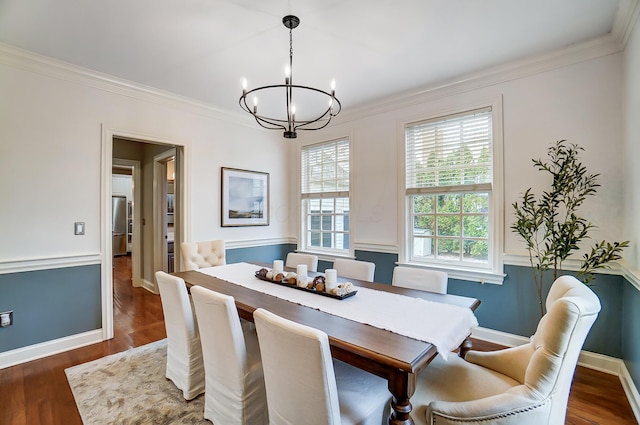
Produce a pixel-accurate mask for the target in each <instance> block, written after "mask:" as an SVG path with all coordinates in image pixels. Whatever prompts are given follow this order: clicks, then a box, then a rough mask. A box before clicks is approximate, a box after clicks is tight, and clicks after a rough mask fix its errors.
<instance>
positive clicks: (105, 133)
mask: <svg viewBox="0 0 640 425" xmlns="http://www.w3.org/2000/svg"><path fill="white" fill-rule="evenodd" d="M101 127H102V161H101V167H100V176H101V178H100V235H101V236H100V259H101V264H102V267H101V271H100V288H101V300H102V303H101V304H102V340H103V341H104V340H107V339H111V338H113V335H114V320H113V255H112V252H113V247H112V235H111V219H112V217H111V192H112V183H111V176H112V165H113V139H114V138H120V139H128V140H132V141H136V142H141V143H150V144H156V145H171V146H175V147H181V148H182V154H181V155H180V159H181V161H182V163H181V166H180V167H176V173H179V176H180V189H181V191H180V192H181V198H180V200H179V203H177V204H176V207H177V208H178V209H179V211H180V214H179V220H178V222H177V223H175V222H174V226H175V227H178V226H179V227H180V230H181V231H180V233H179V234H178V235H176V237H182V235H186V234H189V233H190V232H189V221H190V220H189V219H188V217H187V214H186V212H187V208H186V205H189V203H190V202H189V196H190V191H189V190H188V189H189V182H188V176H187V173H186V172H185V170H188V169H189V157H190V151H189V146H188V144H185V143H184V142H182V141H178V140H172V139H169V138H167V137H162V136H156V135H149V134H143V133H140V132H136V131H131V130H122V129H116V128H112V127H109V126H108V125H106V124H102V126H101ZM141 175H142V173H141ZM141 180H142V179H141ZM139 186H140V185H138V187H139ZM140 190H141V188H140ZM176 201H177V200H176ZM140 210H141V208H138V212H139V213H140ZM138 217H140V220H141V222H142V217H141V214H138ZM139 227H141V226H139ZM140 232H141V233H140V238H139V241H140V246H141V249H142V245H143V241H142V237H143V232H142V229H140ZM149 251H150V252H152V251H153V250H149ZM144 255H145V254H144V253H142V255H141V256H140V257H141V258H140V264H141V265H142V267H141V281H142V282H145V281H146V280H148V279H151V281H154V280H155V279H154V276H146V275H145V271H144V264H145V262H144V258H142V257H143V256H144ZM151 261H153V259H152V260H151ZM150 274H151V275H153V271H150Z"/></svg>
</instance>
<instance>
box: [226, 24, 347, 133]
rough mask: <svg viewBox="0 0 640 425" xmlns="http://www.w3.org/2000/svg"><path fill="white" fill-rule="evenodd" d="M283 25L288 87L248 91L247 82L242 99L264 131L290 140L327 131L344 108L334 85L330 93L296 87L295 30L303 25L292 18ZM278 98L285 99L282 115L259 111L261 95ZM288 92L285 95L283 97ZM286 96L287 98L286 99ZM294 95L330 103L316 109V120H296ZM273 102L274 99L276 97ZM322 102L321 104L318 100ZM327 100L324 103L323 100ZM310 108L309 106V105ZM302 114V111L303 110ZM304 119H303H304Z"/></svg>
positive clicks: (333, 84)
mask: <svg viewBox="0 0 640 425" xmlns="http://www.w3.org/2000/svg"><path fill="white" fill-rule="evenodd" d="M282 23H283V24H284V26H285V27H287V28H289V66H287V67H286V69H285V79H284V84H273V85H269V86H262V87H257V88H255V89H252V90H247V80H246V79H243V81H242V96H240V100H239V103H240V107H241V108H242V109H244V110H245V111H247V112H248V113H250V114H251V115H253V117H254V118H255V120H256V122H257V123H258V124H260V125H261V126H262V127H264V128H267V129H270V130H284V137H285V138H287V139H295V138H296V137H297V136H298V134H297V131H298V130H320V129H321V128H324V127H326V126H327V125H328V124H329V122H331V118H333V117H335V116H336V115H338V114H339V113H340V111H341V110H342V105H341V104H340V101H339V100H338V98H337V97H336V92H335V82H333V81H332V82H331V92H327V91H324V90H321V89H317V88H314V87H307V86H301V85H298V84H294V83H293V29H294V28H296V27H297V26H298V25H299V24H300V19H298V17H297V16H293V15H288V16H285V17H284V18H282ZM274 91H275V92H276V93H275V95H277V96H278V99H280V101H281V99H282V98H284V99H285V102H286V103H285V109H284V110H283V109H282V108H279V109H280V114H272V113H271V112H265V114H264V115H263V114H262V113H261V112H259V111H260V110H259V109H258V94H260V95H261V96H269V95H271V96H274V93H273V92H274ZM283 91H284V93H282V92H283ZM283 94H284V96H283ZM294 94H295V95H296V98H303V99H305V100H309V99H314V102H317V101H320V102H326V103H324V104H325V105H327V106H326V107H325V106H323V107H322V109H319V110H318V109H316V108H317V107H316V108H314V110H315V113H314V114H313V115H312V116H307V115H303V114H300V112H298V117H297V118H296V105H295V103H294ZM249 95H253V96H252V98H253V105H252V106H251V107H250V106H249V105H248V103H247V98H248V97H249ZM272 98H273V97H272ZM318 98H320V100H318ZM322 98H324V101H323V100H322ZM305 105H306V104H305ZM301 111H302V109H301ZM301 116H303V117H304V118H303V119H301V118H300V117H301Z"/></svg>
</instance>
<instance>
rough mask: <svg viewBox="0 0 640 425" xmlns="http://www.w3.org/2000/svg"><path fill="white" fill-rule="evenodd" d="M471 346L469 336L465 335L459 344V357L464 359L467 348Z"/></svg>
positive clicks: (469, 348)
mask: <svg viewBox="0 0 640 425" xmlns="http://www.w3.org/2000/svg"><path fill="white" fill-rule="evenodd" d="M472 348H473V343H472V342H471V338H470V337H467V338H466V339H465V340H464V342H463V343H462V344H460V353H459V355H460V357H462V358H463V359H464V356H466V355H467V353H468V352H469V350H471V349H472Z"/></svg>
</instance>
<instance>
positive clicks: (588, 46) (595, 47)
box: [334, 0, 639, 125]
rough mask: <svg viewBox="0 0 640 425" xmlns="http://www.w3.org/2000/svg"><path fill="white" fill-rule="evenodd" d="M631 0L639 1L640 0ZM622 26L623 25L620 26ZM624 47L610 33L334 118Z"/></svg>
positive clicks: (373, 111) (505, 79) (338, 119)
mask: <svg viewBox="0 0 640 425" xmlns="http://www.w3.org/2000/svg"><path fill="white" fill-rule="evenodd" d="M625 1H632V2H634V4H637V2H638V1H639V0H625ZM618 27H621V25H618ZM622 50H623V46H622V44H621V42H620V41H619V39H618V38H617V37H616V36H615V35H613V34H611V33H609V34H606V35H604V36H602V37H598V38H595V39H592V40H589V41H585V42H582V43H577V44H573V45H570V46H567V47H564V48H561V49H557V50H554V51H551V52H547V53H544V54H541V55H537V56H531V57H527V58H524V59H521V60H517V61H512V62H507V63H504V64H501V65H497V66H494V67H490V68H486V69H484V70H482V71H478V72H474V73H470V74H465V75H461V76H457V77H453V78H451V79H448V80H444V81H440V82H438V83H435V84H431V85H427V86H423V87H420V88H417V89H413V90H409V91H405V92H402V93H399V94H397V95H395V96H393V97H388V98H386V99H383V100H381V101H380V102H377V103H372V104H368V105H366V106H362V107H355V108H352V109H351V110H350V111H344V112H343V113H342V114H341V115H339V116H338V117H336V118H334V121H335V124H336V125H337V124H344V123H347V122H350V121H355V120H358V119H362V118H365V117H371V116H373V115H377V114H381V113H385V112H390V111H393V110H397V109H401V108H405V107H410V106H413V105H416V104H420V103H424V102H428V101H432V100H436V99H441V98H445V97H449V96H453V95H457V94H461V93H465V92H469V91H472V90H477V89H481V88H484V87H489V86H493V85H497V84H501V83H506V82H508V81H513V80H517V79H520V78H523V77H527V76H531V75H535V74H540V73H543V72H547V71H551V70H554V69H559V68H564V67H567V66H570V65H574V64H577V63H580V62H584V61H588V60H592V59H596V58H599V57H604V56H608V55H612V54H616V53H619V52H621V51H622Z"/></svg>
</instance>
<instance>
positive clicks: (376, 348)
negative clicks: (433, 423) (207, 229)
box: [172, 262, 480, 425]
mask: <svg viewBox="0 0 640 425" xmlns="http://www.w3.org/2000/svg"><path fill="white" fill-rule="evenodd" d="M224 267H228V268H235V269H241V270H243V271H245V272H249V271H251V272H252V273H251V274H250V275H249V276H246V279H238V278H236V277H235V276H237V272H236V274H235V275H234V274H225V273H223V272H224V271H225V269H224ZM261 268H267V269H269V268H270V265H268V264H265V263H260V262H251V263H242V264H236V265H227V266H217V267H211V268H207V269H200V270H192V271H182V272H174V273H172V274H173V275H174V276H177V277H180V278H182V279H183V280H184V281H185V283H186V284H187V287H188V288H190V287H191V286H193V285H199V286H203V287H205V288H208V289H211V290H213V291H216V292H220V293H223V294H226V295H230V296H232V297H233V298H234V300H235V305H236V308H237V309H238V314H239V316H240V317H241V318H243V319H245V320H249V321H253V312H254V311H255V310H256V309H258V308H263V309H266V310H269V311H270V312H272V313H274V314H277V315H279V316H281V317H284V318H286V319H289V320H292V321H294V322H297V323H300V324H303V325H306V326H310V327H313V328H316V329H319V330H321V331H323V332H325V333H326V334H327V335H328V337H329V344H330V347H331V354H332V356H333V357H334V358H335V359H337V360H340V361H343V362H346V363H348V364H350V365H352V366H355V367H358V368H360V369H362V370H365V371H367V372H370V373H373V374H375V375H377V376H379V377H382V378H384V379H386V380H387V382H388V389H389V392H390V393H391V413H390V415H389V421H388V423H389V424H390V425H401V424H402V425H410V424H414V421H413V419H412V417H411V411H412V405H411V396H412V395H413V393H414V391H415V386H416V375H417V374H419V373H420V372H421V371H422V370H423V369H424V368H425V367H427V366H428V365H429V363H430V362H431V361H432V360H433V359H434V358H435V357H436V355H437V354H438V349H437V347H436V345H437V344H434V343H432V342H429V341H425V340H420V339H418V338H416V337H410V336H407V335H403V334H402V333H398V332H397V331H395V330H394V331H391V330H388V329H385V326H380V325H379V324H375V325H371V324H369V323H362V322H359V321H357V320H352V319H350V318H347V317H342V316H339V315H336V314H331V313H328V312H327V311H323V310H321V309H318V308H313V307H310V306H307V305H303V304H301V303H298V302H295V301H291V300H295V298H291V297H290V296H291V295H293V294H294V292H297V291H296V289H298V288H294V287H292V288H282V290H285V291H294V292H291V293H290V294H288V293H287V294H286V295H287V296H286V297H282V296H274V295H269V294H267V293H265V292H261V291H260V290H256V289H254V288H253V285H254V284H255V285H256V286H258V285H259V284H264V282H262V281H261V280H259V279H258V277H256V276H255V274H254V273H255V272H257V271H258V270H259V269H261ZM287 271H295V269H286V268H285V272H287ZM245 274H246V273H245ZM308 274H309V278H310V279H311V278H313V277H315V276H316V275H322V273H318V272H309V273H308ZM229 276H233V277H229ZM236 280H237V281H240V280H242V285H241V284H238V283H239V282H237V281H236ZM347 281H348V282H351V283H352V285H353V289H355V290H357V291H358V292H361V293H363V294H364V291H369V290H372V291H374V292H367V293H371V294H374V295H376V294H377V295H385V296H386V294H387V293H388V294H397V295H398V296H401V297H402V298H399V297H394V299H395V298H397V299H398V300H399V301H400V302H402V301H403V300H406V301H407V304H410V303H412V302H415V301H418V302H421V303H424V301H426V302H428V303H431V304H428V303H424V305H425V306H427V308H424V309H423V310H425V311H427V310H431V309H430V308H428V307H429V306H433V307H438V305H436V304H444V305H448V306H454V307H453V308H457V309H458V310H459V311H460V312H461V313H463V315H468V311H471V312H473V311H475V310H476V309H477V308H478V306H479V305H480V300H478V299H476V298H470V297H463V296H458V295H452V294H436V293H431V292H426V291H420V290H415V289H407V288H401V287H396V286H392V285H389V284H385V283H377V282H366V281H361V280H357V279H351V278H349V279H346V278H344V277H341V276H338V282H339V283H345V282H347ZM275 286H276V285H274V287H275ZM277 286H278V287H280V286H281V285H277ZM377 291H382V292H384V293H385V294H381V293H378V292H377ZM307 292H308V291H307ZM313 296H314V297H317V296H319V294H318V295H315V294H314V295H313ZM359 297H361V298H362V300H364V299H365V297H364V295H361V294H360V293H357V292H356V293H355V294H354V296H352V297H349V298H347V299H344V300H343V299H331V301H330V302H334V303H344V302H345V301H347V300H349V301H348V302H353V303H354V304H353V305H355V301H356V300H358V298H359ZM404 297H406V298H404ZM362 300H358V301H362ZM422 300H424V301H422ZM344 306H345V307H346V306H347V304H344ZM372 308H373V307H372ZM379 310H381V311H379ZM402 310H403V309H402V308H398V304H390V305H389V306H388V307H387V306H383V307H381V306H379V305H377V306H376V307H375V312H374V313H375V317H376V320H375V321H376V322H380V323H383V324H384V321H385V318H389V319H391V318H395V319H398V318H400V319H402V317H403V315H404V313H405V312H404V311H402ZM434 311H438V310H437V309H434ZM472 315H473V314H472ZM426 317H427V319H425V321H427V322H430V321H433V323H431V325H432V326H436V327H441V325H444V324H445V322H444V319H442V318H440V317H438V316H437V315H436V314H435V313H434V315H433V317H430V316H428V315H427V316H426ZM473 319H474V320H475V317H473ZM421 320H423V319H422V316H421ZM396 322H398V320H396ZM400 323H402V322H400ZM465 323H466V322H465ZM475 323H476V325H477V322H475ZM472 325H473V324H472ZM472 325H471V326H472ZM445 328H446V327H445ZM452 332H453V331H452ZM455 332H456V333H457V334H458V335H455V336H454V339H455V338H457V339H459V340H460V342H463V341H465V340H466V341H468V337H469V335H470V333H471V328H470V327H469V326H467V325H466V324H465V325H464V326H462V327H460V326H458V327H457V329H456V330H455ZM467 346H468V344H467ZM440 351H443V349H442V348H441V349H440ZM441 354H445V356H446V355H449V354H451V355H456V354H455V353H449V352H448V351H447V352H446V353H441ZM296 355H297V354H296V353H295V352H292V353H291V356H296ZM283 361H286V359H283Z"/></svg>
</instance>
